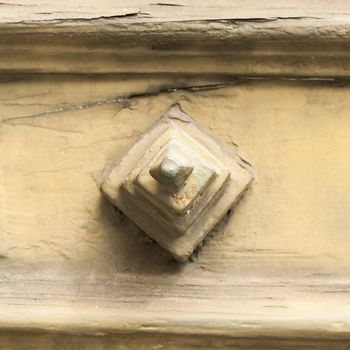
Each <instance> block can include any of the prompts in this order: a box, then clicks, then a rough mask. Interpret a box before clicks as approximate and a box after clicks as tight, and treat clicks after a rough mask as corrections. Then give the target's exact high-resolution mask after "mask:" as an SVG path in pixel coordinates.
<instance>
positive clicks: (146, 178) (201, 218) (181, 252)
mask: <svg viewBox="0 0 350 350" xmlns="http://www.w3.org/2000/svg"><path fill="white" fill-rule="evenodd" d="M252 179H253V175H252V172H251V170H250V169H249V166H248V165H247V164H246V163H245V162H243V161H242V160H241V159H240V158H239V157H238V156H237V155H236V154H233V153H231V152H230V151H228V150H227V149H225V148H224V147H223V146H222V145H220V144H219V143H218V142H217V141H216V140H214V139H213V138H212V137H210V136H209V135H207V134H206V133H205V132H203V131H202V130H201V129H200V128H199V127H198V126H197V125H196V123H195V122H194V121H193V120H192V119H191V118H190V117H189V116H187V115H186V114H185V113H184V112H182V111H181V110H180V108H179V107H178V106H174V107H172V108H171V109H170V110H169V111H168V112H167V113H166V114H165V115H164V116H163V117H162V118H161V119H160V120H159V121H157V122H156V123H155V124H154V125H153V126H152V127H151V129H150V130H149V131H147V132H146V133H145V134H144V135H143V136H142V137H141V138H140V139H139V140H138V142H137V143H135V144H134V145H133V146H132V148H131V149H130V150H129V151H128V152H127V154H126V155H125V156H124V157H123V158H122V159H121V160H120V161H119V162H118V163H117V164H116V165H115V167H114V168H113V169H112V170H111V172H110V173H109V175H108V176H107V177H106V178H105V180H104V182H103V183H102V186H101V189H102V192H103V193H104V194H105V196H106V197H107V199H108V200H109V201H110V202H112V203H113V204H114V205H115V206H117V207H118V208H119V209H120V210H121V211H122V212H123V213H124V214H125V215H127V216H128V217H129V218H130V219H131V220H133V221H134V222H135V223H136V224H137V225H138V226H139V227H140V228H141V229H142V230H144V231H145V232H146V233H147V234H148V235H149V236H150V237H152V238H153V239H154V240H155V241H157V242H158V244H159V245H161V246H162V247H163V248H164V249H166V250H167V251H168V252H170V253H171V254H172V255H173V256H174V257H175V259H176V260H178V261H180V262H182V261H185V260H186V259H187V258H188V257H189V256H190V255H191V254H192V253H193V251H194V249H195V248H196V246H197V245H198V244H199V243H200V242H201V241H202V240H203V239H204V238H205V236H206V235H207V233H208V232H209V231H210V230H211V229H212V228H213V227H214V226H215V224H217V223H218V221H219V220H220V219H221V218H222V217H223V216H224V215H225V213H227V211H228V210H229V209H230V208H231V207H232V206H233V205H234V204H236V203H237V202H238V200H239V198H240V197H241V195H242V194H243V193H244V191H245V190H246V189H247V187H248V185H249V184H250V183H251V181H252Z"/></svg>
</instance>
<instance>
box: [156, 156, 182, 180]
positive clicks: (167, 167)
mask: <svg viewBox="0 0 350 350" xmlns="http://www.w3.org/2000/svg"><path fill="white" fill-rule="evenodd" d="M180 170H181V165H180V164H178V163H177V162H176V161H175V160H173V159H169V158H166V159H164V160H163V161H162V163H161V165H160V172H161V173H162V175H163V176H165V177H167V178H169V179H172V178H176V177H177V176H178V175H179V172H180Z"/></svg>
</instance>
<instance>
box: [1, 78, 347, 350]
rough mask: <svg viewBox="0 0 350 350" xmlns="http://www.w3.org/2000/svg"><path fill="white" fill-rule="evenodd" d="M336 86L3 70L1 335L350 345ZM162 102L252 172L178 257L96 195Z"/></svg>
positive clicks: (341, 119) (342, 124) (343, 146)
mask: <svg viewBox="0 0 350 350" xmlns="http://www.w3.org/2000/svg"><path fill="white" fill-rule="evenodd" d="M225 84H226V85H227V87H225V88H224V87H223V86H224V85H225ZM194 86H196V88H195V87H194ZM217 86H219V87H222V88H220V89H213V88H214V87H217ZM171 87H172V88H171ZM208 87H211V88H212V89H209V88H208ZM346 87H347V85H346V83H343V84H339V83H337V82H330V81H324V82H321V81H290V80H289V81H282V80H281V81H277V80H275V81H269V80H235V81H234V80H232V81H231V82H229V81H226V82H225V81H222V82H220V81H214V80H210V79H208V80H206V81H203V80H201V79H197V80H195V79H193V80H188V81H185V80H183V79H182V80H174V81H171V80H169V77H168V78H164V77H161V76H160V77H159V76H158V77H157V76H150V77H149V78H148V79H144V78H139V77H133V78H132V77H128V79H123V77H121V76H90V77H89V76H80V77H79V76H76V77H74V76H45V75H42V76H28V77H23V76H21V77H18V76H8V78H6V79H5V78H3V79H2V82H1V84H0V93H1V101H0V102H1V104H0V108H1V118H2V122H1V139H0V142H1V143H0V147H1V149H2V150H3V156H2V157H1V160H0V175H1V177H0V178H1V186H0V190H1V202H0V215H1V216H0V225H1V232H2V241H1V245H0V249H1V252H0V254H1V257H2V259H1V262H0V264H1V269H0V276H1V283H0V302H1V314H0V326H1V328H2V329H11V330H13V329H22V330H23V329H27V330H33V329H34V330H47V331H64V332H70V333H74V334H83V333H84V334H86V333H88V334H106V333H107V334H111V333H115V332H117V333H118V332H119V333H120V332H121V333H134V332H141V333H155V332H156V333H158V334H207V335H208V336H209V335H210V334H211V335H220V336H221V337H226V336H229V337H235V338H244V339H247V338H249V339H255V340H251V341H252V342H253V343H254V342H255V344H258V342H259V341H258V340H257V339H259V338H260V337H266V336H270V337H272V338H273V339H275V341H276V343H274V344H275V345H274V346H275V347H276V348H278V347H283V346H284V344H286V342H287V340H286V339H288V338H293V339H294V340H293V341H291V342H292V343H290V344H295V343H293V342H298V341H300V342H302V343H303V344H304V345H305V344H309V343H310V342H311V340H312V339H313V338H314V337H316V338H319V337H322V338H324V339H329V341H330V342H333V344H335V343H334V342H336V341H338V340H339V339H342V341H343V344H344V341H345V340H346V339H349V338H350V335H349V325H350V324H349V317H348V315H349V312H350V310H349V298H350V296H349V289H350V276H349V267H350V258H349V254H348V251H349V248H350V247H349V244H350V241H349V239H348V235H347V231H348V227H349V217H348V215H347V213H348V212H349V205H350V200H349V198H348V197H349V196H348V194H349V193H350V188H349V181H348V177H349V174H350V168H349V162H348V161H347V157H346V155H347V153H348V151H349V142H348V141H349V130H350V124H349V118H348V115H349V111H350V102H349V101H350V99H349V90H348V89H347V88H346ZM160 90H163V91H165V92H163V93H155V91H160ZM196 90H198V91H196ZM145 91H149V92H150V93H151V95H148V96H145V95H144V94H143V93H144V92H145ZM152 92H153V95H152ZM140 93H142V94H141V95H140ZM129 95H131V96H134V97H131V98H127V96H129ZM173 103H180V105H181V106H182V108H183V109H184V110H185V111H186V112H188V113H189V114H190V115H192V116H193V117H194V118H195V119H196V120H197V121H198V122H199V123H200V124H201V125H203V126H204V127H205V128H206V129H207V130H208V131H209V132H211V133H212V134H213V135H214V136H216V137H218V138H220V140H221V141H222V142H224V143H226V144H227V145H228V146H229V147H232V148H235V147H236V143H237V144H240V145H242V146H244V147H241V149H244V151H245V152H244V154H242V156H243V157H244V158H245V159H247V160H249V161H251V162H252V163H253V164H254V169H255V171H256V174H257V175H258V176H257V179H256V182H255V183H254V184H253V187H252V189H251V191H250V192H248V193H247V195H246V196H245V198H244V199H243V200H242V201H241V203H240V204H239V206H238V207H237V209H236V210H235V212H234V213H233V214H232V215H231V216H228V217H227V218H226V219H225V220H224V222H222V223H221V224H220V226H218V227H217V228H216V229H215V230H214V232H213V234H212V235H211V237H210V239H209V240H208V244H207V245H205V246H204V247H203V248H202V249H201V250H200V251H199V252H198V253H197V255H196V256H194V257H193V259H192V260H193V261H192V262H190V263H188V264H186V265H184V266H179V265H178V264H176V263H175V262H173V261H172V260H171V258H170V257H169V256H167V255H166V254H165V253H164V252H163V251H162V250H161V249H160V248H158V247H157V245H155V244H153V243H152V242H150V241H149V240H148V239H146V238H145V236H144V235H143V234H142V233H141V232H139V230H138V229H137V228H136V227H135V226H134V225H133V224H132V223H130V222H129V221H128V220H126V219H125V218H124V217H123V216H121V215H120V213H118V212H116V211H115V210H114V209H113V207H112V206H111V205H109V204H108V203H106V201H105V200H103V199H102V197H101V193H100V191H99V184H100V181H101V179H102V175H103V174H102V170H103V168H104V166H105V164H106V162H107V163H108V162H111V163H112V162H114V160H115V159H116V158H118V157H120V156H121V155H122V153H123V152H124V151H125V150H126V149H127V148H128V147H129V146H130V145H131V144H132V143H133V142H134V140H135V138H136V137H137V135H138V134H140V133H142V132H143V131H144V130H146V128H147V127H149V126H150V125H151V124H152V123H153V122H154V121H155V120H156V119H157V118H158V117H159V116H160V115H162V113H164V111H166V110H167V109H168V108H169V106H170V105H172V104H173ZM131 121H132V122H131ZM189 310H190V313H189ZM330 310H331V311H330ZM23 337H24V335H23ZM33 337H34V336H33ZM171 337H173V336H171ZM171 337H170V338H167V339H168V340H169V339H173V338H171ZM305 338H307V339H309V340H308V341H307V342H306V343H305V342H303V340H302V339H305ZM2 339H10V338H9V337H8V335H2ZM33 339H34V338H33ZM36 339H37V340H35V341H42V342H43V344H45V342H46V341H47V342H50V341H53V340H52V338H50V337H49V336H48V337H45V336H42V338H40V337H39V336H38V338H36ZM65 339H66V340H65ZM77 339H79V340H77ZM102 339H104V340H102ZM108 339H109V338H101V342H100V343H99V344H109V343H108V342H109V341H110V340H108ZM119 339H122V338H119ZM176 339H178V338H176ZM182 339H184V338H182ZM186 339H187V338H186ZM222 339H223V338H222ZM282 339H283V341H282ZM298 339H299V340H298ZM300 339H301V340H300ZM337 339H338V340H337ZM8 341H9V340H8ZM18 341H19V340H18ZM33 341H34V340H33ZM57 341H58V340H57ZM59 341H60V342H61V341H62V342H64V341H67V342H73V343H74V342H78V343H79V342H85V341H86V343H88V342H89V338H85V340H82V339H80V338H74V337H73V338H60V340H59ZM120 341H121V340H120ZM130 341H131V340H130ZM140 341H141V343H142V340H140ZM152 341H154V342H155V345H154V346H158V345H159V346H160V345H164V344H166V341H165V340H164V342H163V341H160V340H159V342H158V341H157V340H155V339H154V338H153V340H152ZM174 341H175V340H174ZM191 341H192V340H191ZM191 341H190V340H189V343H188V344H191ZM227 341H228V342H230V341H231V340H227ZM237 341H238V340H237ZM261 341H262V340H261ZM4 342H5V340H4ZM96 342H98V340H96ZM213 342H214V340H213ZM78 343H76V344H78ZM253 343H249V342H248V341H246V340H242V341H241V343H239V346H241V347H247V348H251V347H250V346H252V344H253ZM4 344H6V343H4ZM144 344H147V342H146V340H145V343H144ZM213 344H214V343H213ZM225 344H226V343H225V342H224V340H222V341H218V343H216V346H217V347H220V346H221V347H224V345H225ZM228 344H230V343H228ZM317 344H319V343H317ZM325 344H327V342H324V343H322V345H323V346H324V347H326V345H325ZM192 345H193V344H192ZM43 346H44V345H43ZM50 346H51V347H52V348H54V347H53V346H54V345H50ZM67 346H68V345H67ZM101 346H102V345H101ZM104 346H105V347H107V346H108V345H104ZM116 346H117V345H116ZM135 346H136V345H135ZM193 346H195V345H193ZM213 346H214V345H213ZM237 346H238V345H237ZM256 346H258V345H256ZM259 346H260V345H259ZM261 346H262V343H261ZM266 346H267V345H266ZM289 346H290V347H291V348H292V347H293V345H289ZM309 346H310V348H312V347H315V346H316V345H315V343H312V342H311V343H310V345H309ZM174 348H176V347H175V345H174ZM178 348H181V345H179V346H178ZM270 348H271V347H270Z"/></svg>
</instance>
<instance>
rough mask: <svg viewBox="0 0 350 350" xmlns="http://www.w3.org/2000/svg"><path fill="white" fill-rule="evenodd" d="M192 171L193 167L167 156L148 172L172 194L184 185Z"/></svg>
mask: <svg viewBox="0 0 350 350" xmlns="http://www.w3.org/2000/svg"><path fill="white" fill-rule="evenodd" d="M192 171H193V166H190V165H188V164H185V162H183V161H181V160H179V159H175V157H172V156H169V155H167V156H166V157H165V158H163V160H161V161H160V162H159V163H156V164H155V165H154V166H153V167H152V168H151V169H150V171H149V172H150V174H151V176H152V177H153V178H154V179H155V180H157V181H158V182H159V183H160V184H162V185H164V186H166V187H167V188H168V189H169V191H170V192H174V191H177V190H178V189H179V188H181V187H182V186H183V185H184V183H185V181H186V179H187V178H188V177H189V176H190V175H191V173H192Z"/></svg>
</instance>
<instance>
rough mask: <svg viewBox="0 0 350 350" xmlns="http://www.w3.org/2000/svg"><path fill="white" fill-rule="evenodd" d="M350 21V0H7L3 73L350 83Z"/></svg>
mask: <svg viewBox="0 0 350 350" xmlns="http://www.w3.org/2000/svg"><path fill="white" fill-rule="evenodd" d="M173 5H178V6H173ZM349 23H350V6H349V4H348V1H346V0H340V1H332V4H331V6H329V2H328V1H326V0H322V1H312V0H308V1H302V2H301V1H296V0H295V1H291V0H284V1H278V2H275V1H272V0H263V1H258V2H257V1H253V0H249V1H242V0H239V1H231V0H222V1H215V2H213V1H208V0H207V1H187V0H179V1H168V0H166V1H164V2H158V3H157V2H152V1H142V0H135V1H132V0H128V1H123V2H122V4H121V2H118V1H110V0H109V1H103V2H102V3H100V2H94V1H91V0H89V1H78V2H76V1H75V2H74V3H72V4H69V6H67V3H66V1H45V2H40V3H33V2H32V1H29V0H27V1H24V0H21V1H18V2H17V1H16V2H15V3H14V2H12V1H8V0H5V1H3V2H1V3H0V30H1V35H0V50H1V55H0V72H46V73H47V72H49V73H57V72H60V73H62V72H66V73H113V72H114V73H137V72H138V73H172V74H174V73H177V74H179V73H181V74H190V73H203V74H204V73H205V74H209V73H210V74H228V73H230V74H235V75H246V76H247V75H249V76H254V75H265V76H266V75H268V76H272V75H273V76H303V77H334V76H341V77H344V76H347V77H348V76H349V70H350V63H349V62H350V58H349V52H350V50H349V49H350V44H349V43H350V40H349V39H350V25H349ZM141 52H142V53H141ZM155 57H157V64H154V59H155Z"/></svg>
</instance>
